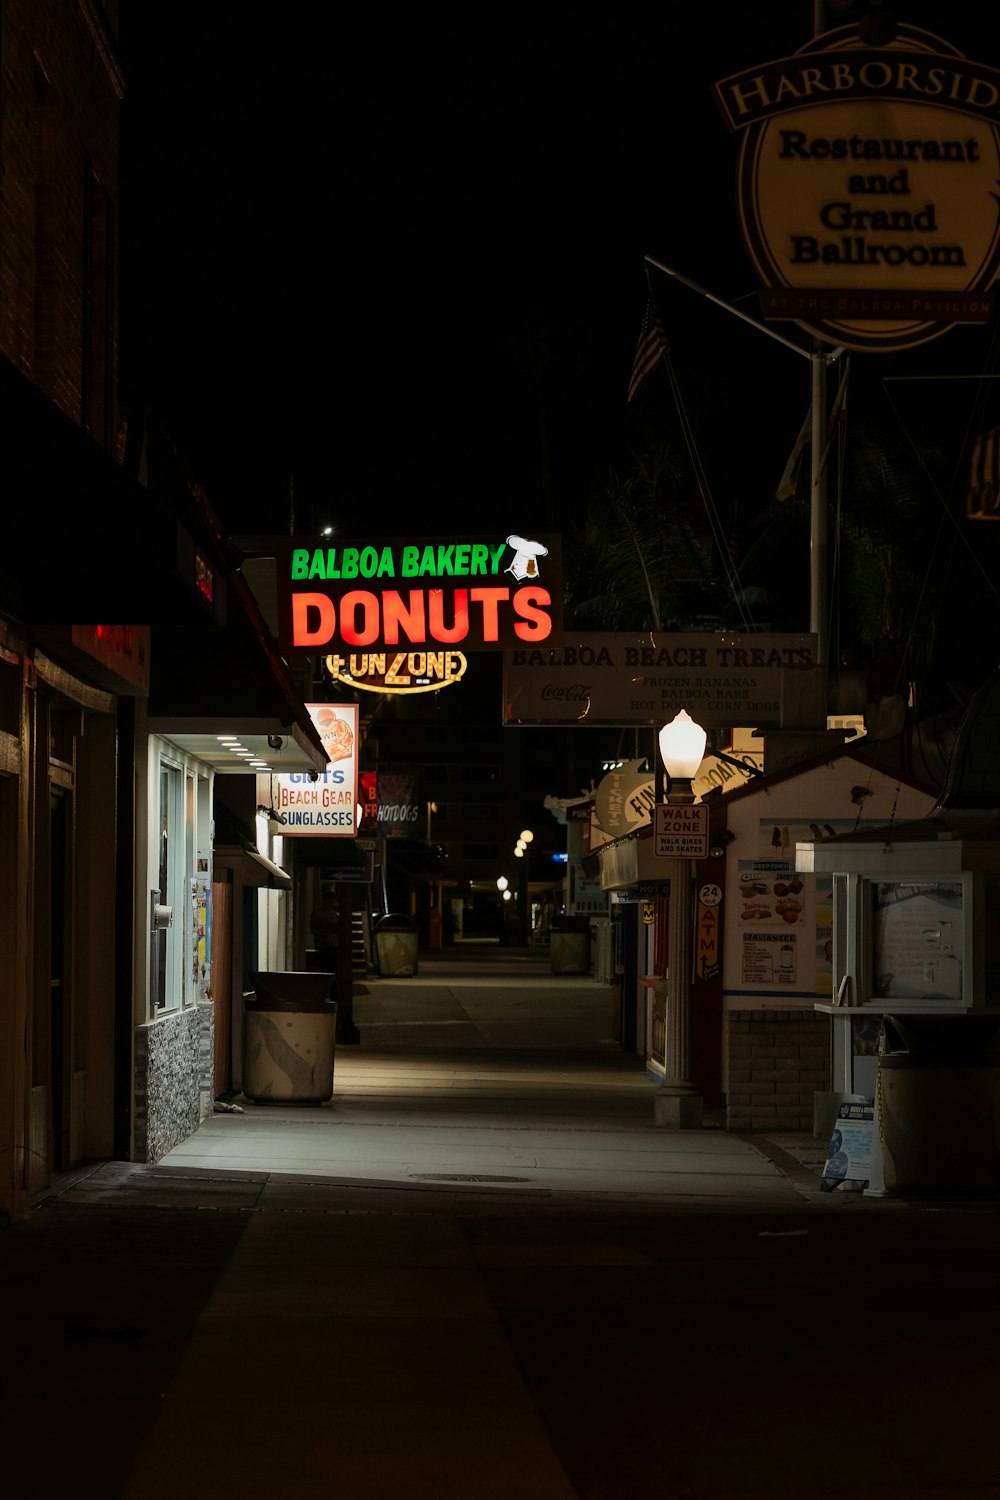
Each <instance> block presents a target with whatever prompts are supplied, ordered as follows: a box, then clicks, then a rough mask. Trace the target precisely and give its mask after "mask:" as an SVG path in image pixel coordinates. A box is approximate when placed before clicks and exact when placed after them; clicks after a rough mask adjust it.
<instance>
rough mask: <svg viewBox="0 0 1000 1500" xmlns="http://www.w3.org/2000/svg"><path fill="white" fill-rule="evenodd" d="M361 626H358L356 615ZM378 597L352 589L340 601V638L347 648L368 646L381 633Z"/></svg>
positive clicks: (365, 591) (363, 590)
mask: <svg viewBox="0 0 1000 1500" xmlns="http://www.w3.org/2000/svg"><path fill="white" fill-rule="evenodd" d="M359 613H360V615H361V619H362V624H360V625H359V624H358V615H359ZM381 628H382V626H381V611H380V609H379V601H378V596H377V595H376V594H369V593H368V592H367V590H366V589H352V590H351V592H350V593H349V594H345V595H344V597H343V599H341V601H340V637H341V640H344V641H346V642H347V644H348V645H349V646H370V645H371V644H372V643H373V642H374V641H377V640H378V638H379V634H380V632H381Z"/></svg>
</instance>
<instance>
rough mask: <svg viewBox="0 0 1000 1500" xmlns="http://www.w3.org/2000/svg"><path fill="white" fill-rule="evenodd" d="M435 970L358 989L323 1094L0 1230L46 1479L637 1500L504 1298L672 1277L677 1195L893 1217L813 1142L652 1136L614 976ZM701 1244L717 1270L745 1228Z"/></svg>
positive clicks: (248, 1117) (234, 1489) (220, 1131)
mask: <svg viewBox="0 0 1000 1500" xmlns="http://www.w3.org/2000/svg"><path fill="white" fill-rule="evenodd" d="M421 967H422V972H421V974H420V975H418V976H415V977H414V979H406V980H399V981H385V980H376V979H373V980H371V981H370V982H366V984H365V985H364V986H362V987H359V993H358V996H357V999H356V1003H355V1019H356V1021H357V1024H358V1026H359V1028H360V1032H361V1038H362V1040H361V1045H359V1046H357V1047H341V1048H338V1050H337V1055H336V1067H335V1090H334V1096H333V1099H332V1100H331V1101H330V1103H329V1104H326V1105H320V1106H299V1107H293V1106H280V1105H279V1106H266V1105H252V1104H250V1103H248V1102H247V1101H242V1107H241V1112H240V1113H228V1112H225V1113H220V1114H217V1115H215V1116H213V1117H212V1118H211V1119H209V1120H208V1121H206V1122H205V1124H204V1125H203V1126H202V1127H201V1129H200V1130H199V1131H198V1132H197V1134H196V1135H195V1136H194V1137H192V1139H191V1140H189V1141H186V1142H184V1143H183V1144H182V1145H180V1146H178V1147H177V1148H176V1149H175V1150H174V1151H172V1152H170V1154H169V1155H168V1156H167V1157H166V1158H165V1159H164V1161H163V1162H161V1163H159V1164H157V1165H156V1166H140V1165H136V1164H130V1163H119V1162H109V1163H98V1164H92V1165H90V1166H86V1167H83V1168H81V1169H80V1170H78V1171H76V1172H74V1173H72V1174H69V1175H68V1176H67V1177H65V1178H63V1179H62V1180H60V1181H59V1182H58V1183H56V1184H55V1186H54V1188H53V1190H52V1192H51V1193H50V1194H49V1195H48V1197H47V1198H46V1199H45V1200H44V1201H43V1202H42V1203H40V1205H39V1206H38V1207H37V1208H36V1210H35V1211H34V1212H33V1214H32V1215H31V1217H30V1218H29V1219H28V1220H27V1222H25V1223H24V1224H19V1225H16V1226H14V1227H13V1228H10V1229H8V1230H5V1231H3V1232H0V1266H2V1271H3V1277H2V1309H3V1316H4V1345H5V1360H4V1366H5V1371H6V1373H5V1375H4V1377H3V1405H2V1408H0V1430H2V1431H3V1434H4V1442H5V1450H6V1451H7V1452H8V1453H9V1454H10V1453H14V1454H17V1455H18V1456H19V1458H25V1459H26V1460H27V1463H26V1466H25V1468H24V1470H23V1472H22V1473H20V1474H19V1476H18V1477H21V1478H23V1480H24V1482H25V1484H26V1485H29V1484H30V1485H32V1486H33V1487H34V1492H35V1493H40V1494H43V1495H49V1494H51V1495H56V1494H61V1493H63V1492H64V1491H65V1490H66V1488H67V1487H68V1486H69V1485H70V1484H72V1485H73V1486H74V1487H76V1488H78V1489H82V1490H83V1491H84V1492H89V1491H93V1492H100V1493H101V1494H102V1495H105V1496H107V1497H109V1500H110V1497H113V1496H117V1495H121V1496H124V1497H127V1500H159V1497H164V1500H166V1497H168V1496H169V1497H170V1500H174V1497H175V1496H176V1495H177V1494H179V1493H180V1494H184V1495H186V1496H188V1497H193V1500H202V1497H204V1500H209V1497H212V1500H217V1497H218V1496H219V1495H220V1494H228V1493H235V1494H238V1495H240V1496H241V1497H244V1500H254V1497H258V1496H259V1497H265V1496H266V1497H268V1500H276V1497H277V1500H284V1497H293V1496H299V1495H301V1494H303V1493H308V1492H309V1491H310V1490H311V1489H312V1488H313V1487H316V1486H324V1487H327V1488H329V1489H331V1490H333V1491H335V1492H336V1494H337V1495H338V1497H341V1500H381V1497H383V1496H389V1495H392V1496H394V1497H400V1500H425V1497H426V1500H451V1497H457V1500H466V1497H468V1500H473V1497H476V1500H509V1497H510V1496H511V1495H512V1494H517V1495H519V1496H522V1497H524V1500H570V1497H572V1496H579V1495H582V1494H584V1493H586V1494H591V1493H593V1494H594V1495H595V1496H596V1495H601V1496H605V1495H607V1496H608V1497H609V1500H611V1497H612V1496H613V1497H615V1500H617V1497H618V1496H619V1495H621V1496H627V1495H629V1494H630V1493H632V1492H631V1491H630V1490H629V1489H628V1488H627V1487H626V1488H620V1487H619V1488H615V1487H614V1484H613V1483H612V1487H611V1488H610V1489H608V1488H605V1489H600V1488H598V1489H594V1490H593V1491H591V1490H587V1489H581V1488H580V1485H579V1482H578V1481H573V1480H571V1479H570V1477H569V1470H568V1469H567V1462H568V1459H567V1451H566V1450H565V1449H562V1450H559V1451H557V1448H556V1447H555V1446H553V1441H552V1437H551V1433H550V1430H549V1426H548V1425H547V1423H546V1420H544V1419H543V1414H542V1410H541V1408H540V1407H539V1405H538V1402H537V1400H536V1398H535V1394H534V1393H533V1390H532V1388H531V1387H530V1385H529V1384H528V1383H526V1379H525V1374H524V1370H523V1369H522V1367H521V1365H520V1363H519V1357H518V1350H517V1348H516V1347H515V1345H514V1344H513V1343H512V1342H511V1338H510V1331H509V1328H508V1327H507V1325H506V1324H505V1322H504V1321H502V1311H501V1309H502V1306H503V1296H504V1295H506V1294H507V1292H509V1290H510V1288H511V1287H513V1286H520V1285H522V1284H524V1285H525V1286H529V1287H530V1285H531V1281H532V1277H533V1276H534V1274H535V1269H537V1273H538V1275H539V1277H541V1276H542V1275H543V1274H544V1277H546V1278H548V1281H546V1283H545V1284H546V1285H549V1284H553V1285H557V1286H558V1285H561V1284H562V1283H563V1282H565V1281H566V1279H567V1278H569V1281H570V1282H574V1278H575V1279H576V1280H579V1278H580V1277H583V1278H584V1281H585V1282H586V1284H587V1285H591V1284H592V1285H593V1286H594V1287H595V1289H596V1290H595V1295H596V1296H597V1298H598V1301H599V1304H600V1305H601V1306H603V1305H604V1304H605V1302H606V1301H607V1299H608V1298H610V1299H611V1301H610V1302H608V1304H607V1305H608V1306H613V1305H615V1302H616V1300H617V1299H618V1298H619V1297H620V1296H622V1295H623V1294H624V1293H625V1292H626V1291H627V1295H628V1297H629V1298H634V1297H637V1296H638V1297H639V1298H640V1299H643V1300H644V1299H645V1297H646V1295H647V1294H646V1292H645V1291H644V1290H643V1288H644V1287H646V1286H647V1285H648V1286H649V1287H650V1288H651V1289H654V1290H655V1289H656V1288H659V1287H661V1286H663V1287H667V1286H669V1285H670V1284H671V1282H670V1277H669V1276H666V1279H665V1268H664V1267H665V1263H664V1259H663V1258H664V1256H665V1255H666V1254H667V1253H668V1252H667V1251H666V1250H663V1249H662V1248H661V1249H660V1250H658V1251H657V1252H656V1254H654V1252H653V1249H652V1246H653V1243H654V1240H656V1237H657V1235H659V1241H662V1244H663V1245H665V1246H670V1245H672V1244H674V1243H675V1241H677V1235H676V1234H675V1232H674V1230H673V1228H672V1226H673V1225H679V1224H680V1216H681V1215H685V1216H692V1215H693V1216H697V1218H698V1222H699V1223H701V1224H711V1223H714V1224H719V1225H720V1226H721V1224H722V1223H723V1222H727V1223H728V1220H723V1218H722V1216H724V1215H732V1214H736V1215H742V1216H744V1222H745V1223H746V1224H748V1225H750V1226H751V1227H750V1229H749V1231H748V1232H749V1234H750V1236H751V1240H750V1241H749V1243H751V1244H754V1243H756V1241H755V1240H754V1239H753V1238H752V1237H753V1236H755V1235H757V1234H760V1235H765V1236H767V1235H777V1236H784V1235H803V1234H806V1233H808V1230H807V1229H805V1228H802V1227H800V1226H802V1225H807V1224H810V1223H813V1222H816V1223H819V1222H821V1221H831V1220H834V1219H843V1218H844V1216H847V1217H850V1218H854V1217H856V1216H858V1215H859V1214H861V1215H862V1217H865V1218H868V1217H871V1215H866V1214H863V1213H862V1206H861V1205H860V1204H859V1203H855V1202H850V1201H848V1200H847V1199H838V1200H837V1201H836V1202H834V1201H833V1200H832V1199H831V1198H830V1197H823V1198H822V1201H821V1195H820V1193H819V1190H818V1174H816V1176H815V1177H813V1176H812V1175H811V1173H807V1172H805V1171H797V1164H796V1162H795V1160H794V1158H793V1157H792V1156H791V1155H790V1154H786V1155H785V1157H784V1158H782V1153H781V1152H778V1153H777V1155H776V1156H775V1155H773V1154H772V1156H770V1157H769V1155H768V1154H767V1152H766V1151H765V1150H763V1149H761V1148H760V1147H759V1146H758V1145H757V1144H755V1143H753V1142H752V1141H748V1140H743V1139H738V1138H735V1137H732V1136H728V1135H726V1134H725V1133H724V1132H723V1131H722V1130H720V1129H717V1128H716V1129H713V1128H707V1129H704V1130H700V1131H691V1132H679V1133H673V1132H669V1131H663V1130H658V1129H657V1128H656V1127H655V1126H654V1125H653V1123H652V1091H653V1087H654V1085H653V1083H652V1082H651V1080H650V1079H648V1078H647V1077H646V1076H645V1073H644V1070H643V1067H642V1065H641V1063H640V1061H639V1060H638V1059H637V1058H635V1057H628V1056H626V1055H625V1054H623V1053H622V1052H621V1050H620V1048H619V1047H618V1046H617V1045H616V1044H614V1042H613V1041H612V1040H611V1038H610V1036H609V1034H608V1033H609V1026H610V1016H611V1008H610V995H609V991H608V989H607V987H605V986H602V985H599V984H597V983H596V982H595V981H594V980H593V979H591V978H589V977H587V976H584V977H582V978H561V977H559V976H551V975H548V974H546V973H545V971H544V965H543V961H540V960H539V959H538V958H537V957H528V958H526V959H524V960H519V958H518V956H517V955H513V956H512V955H506V956H505V957H504V958H503V960H502V961H500V960H498V961H497V962H496V963H495V965H494V966H493V967H491V968H488V969H487V970H486V971H485V972H484V970H483V963H482V960H481V959H480V960H478V961H477V962H476V963H469V962H467V961H465V960H462V959H452V960H451V961H450V963H449V961H448V960H443V961H442V962H441V963H440V964H427V965H423V964H422V966H421ZM857 1196H859V1195H855V1197H857ZM877 1212H878V1205H875V1206H873V1213H877ZM691 1222H692V1223H693V1222H694V1220H693V1219H692V1220H691ZM644 1224H645V1225H652V1224H659V1225H661V1229H660V1230H657V1231H655V1232H653V1231H650V1230H646V1229H644V1228H643V1225H644ZM559 1225H562V1226H564V1227H563V1228H562V1229H560V1228H559V1227H558V1226H559ZM757 1225H760V1226H761V1227H760V1228H759V1229H758V1228H756V1227H753V1226H757ZM474 1226H479V1229H478V1231H477V1230H476V1229H475V1228H474ZM518 1226H520V1227H518ZM535 1226H538V1227H537V1228H536V1227H535ZM543 1226H544V1227H543ZM651 1234H652V1238H651ZM699 1234H703V1235H707V1243H708V1244H710V1245H712V1246H713V1247H714V1248H713V1249H712V1250H711V1252H710V1257H709V1261H707V1262H706V1265H709V1266H710V1265H711V1264H712V1263H713V1261H714V1259H715V1258H716V1257H717V1256H718V1253H719V1247H721V1246H723V1245H727V1244H729V1243H730V1240H731V1232H730V1230H729V1229H728V1228H727V1229H726V1230H724V1231H721V1232H720V1233H719V1234H716V1233H714V1232H713V1231H712V1229H711V1228H709V1229H707V1230H704V1229H703V1230H700V1231H699ZM659 1241H657V1243H659ZM680 1243H681V1244H682V1245H685V1244H686V1243H687V1241H686V1240H685V1237H684V1236H683V1235H681V1237H680ZM766 1243H770V1242H769V1241H766V1240H761V1244H766ZM774 1243H775V1244H776V1245H778V1244H782V1243H785V1241H783V1240H781V1239H776V1240H775V1241H774ZM787 1243H788V1244H795V1243H798V1242H797V1241H795V1240H788V1241H787ZM682 1254H683V1257H684V1259H683V1264H684V1265H685V1266H689V1265H699V1264H701V1263H702V1259H703V1255H702V1253H701V1252H698V1253H697V1254H696V1255H695V1258H694V1260H693V1261H692V1260H691V1259H690V1252H689V1251H688V1250H687V1249H683V1250H682ZM658 1262H659V1263H658ZM533 1268H534V1269H533ZM726 1274H727V1276H728V1273H726ZM511 1276H513V1277H515V1278H516V1279H515V1281H514V1282H512V1281H511V1280H510V1278H511ZM651 1277H652V1278H653V1279H652V1280H651V1281H650V1279H649V1278H651ZM517 1278H519V1279H517ZM524 1278H527V1280H524ZM540 1284H541V1283H540ZM574 1284H575V1282H574ZM582 1284H583V1283H581V1285H582ZM505 1289H506V1291H505ZM550 1295H551V1294H550ZM657 1295H659V1293H657ZM713 1295H716V1294H714V1293H713ZM529 1326H530V1323H529ZM565 1382H566V1377H563V1384H564V1385H565ZM39 1454H44V1458H43V1459H42V1460H41V1473H42V1475H43V1480H42V1482H41V1484H40V1481H39V1472H40V1469H39V1462H40V1460H39ZM570 1467H572V1465H570ZM10 1468H11V1466H8V1472H10ZM13 1470H14V1472H15V1473H16V1472H17V1470H18V1463H17V1462H15V1463H14V1465H13ZM634 1493H636V1494H638V1493H640V1492H639V1491H638V1490H636V1491H634ZM692 1493H693V1492H692ZM748 1493H749V1492H748Z"/></svg>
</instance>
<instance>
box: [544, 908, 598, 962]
mask: <svg viewBox="0 0 1000 1500" xmlns="http://www.w3.org/2000/svg"><path fill="white" fill-rule="evenodd" d="M549 971H550V973H552V974H589V973H590V918H589V917H580V916H566V915H565V914H564V915H562V916H555V917H553V918H552V926H551V928H550V930H549Z"/></svg>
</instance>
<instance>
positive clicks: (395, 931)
mask: <svg viewBox="0 0 1000 1500" xmlns="http://www.w3.org/2000/svg"><path fill="white" fill-rule="evenodd" d="M373 930H374V934H375V962H376V964H377V965H378V971H379V973H380V974H381V975H382V977H383V979H404V978H406V977H407V976H409V975H411V974H415V973H416V972H417V952H418V939H417V928H416V924H415V923H414V922H413V920H412V919H411V918H410V917H404V916H403V915H402V913H401V912H387V913H386V915H385V916H384V917H379V918H378V920H377V921H376V922H374V923H373Z"/></svg>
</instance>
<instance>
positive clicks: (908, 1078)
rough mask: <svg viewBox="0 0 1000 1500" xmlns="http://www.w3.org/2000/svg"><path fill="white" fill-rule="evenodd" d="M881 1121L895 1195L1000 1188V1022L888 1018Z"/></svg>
mask: <svg viewBox="0 0 1000 1500" xmlns="http://www.w3.org/2000/svg"><path fill="white" fill-rule="evenodd" d="M885 1041H886V1044H887V1050H886V1051H884V1052H883V1053H881V1054H880V1056H879V1060H878V1081H877V1090H876V1109H875V1114H876V1120H877V1122H878V1126H879V1131H880V1134H881V1139H882V1156H883V1173H884V1179H885V1190H886V1192H887V1193H921V1194H953V1193H967V1194H968V1193H971V1194H978V1193H995V1192H996V1191H997V1190H998V1189H1000V1016H983V1015H967V1014H966V1015H959V1016H914V1015H909V1016H886V1017H885Z"/></svg>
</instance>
